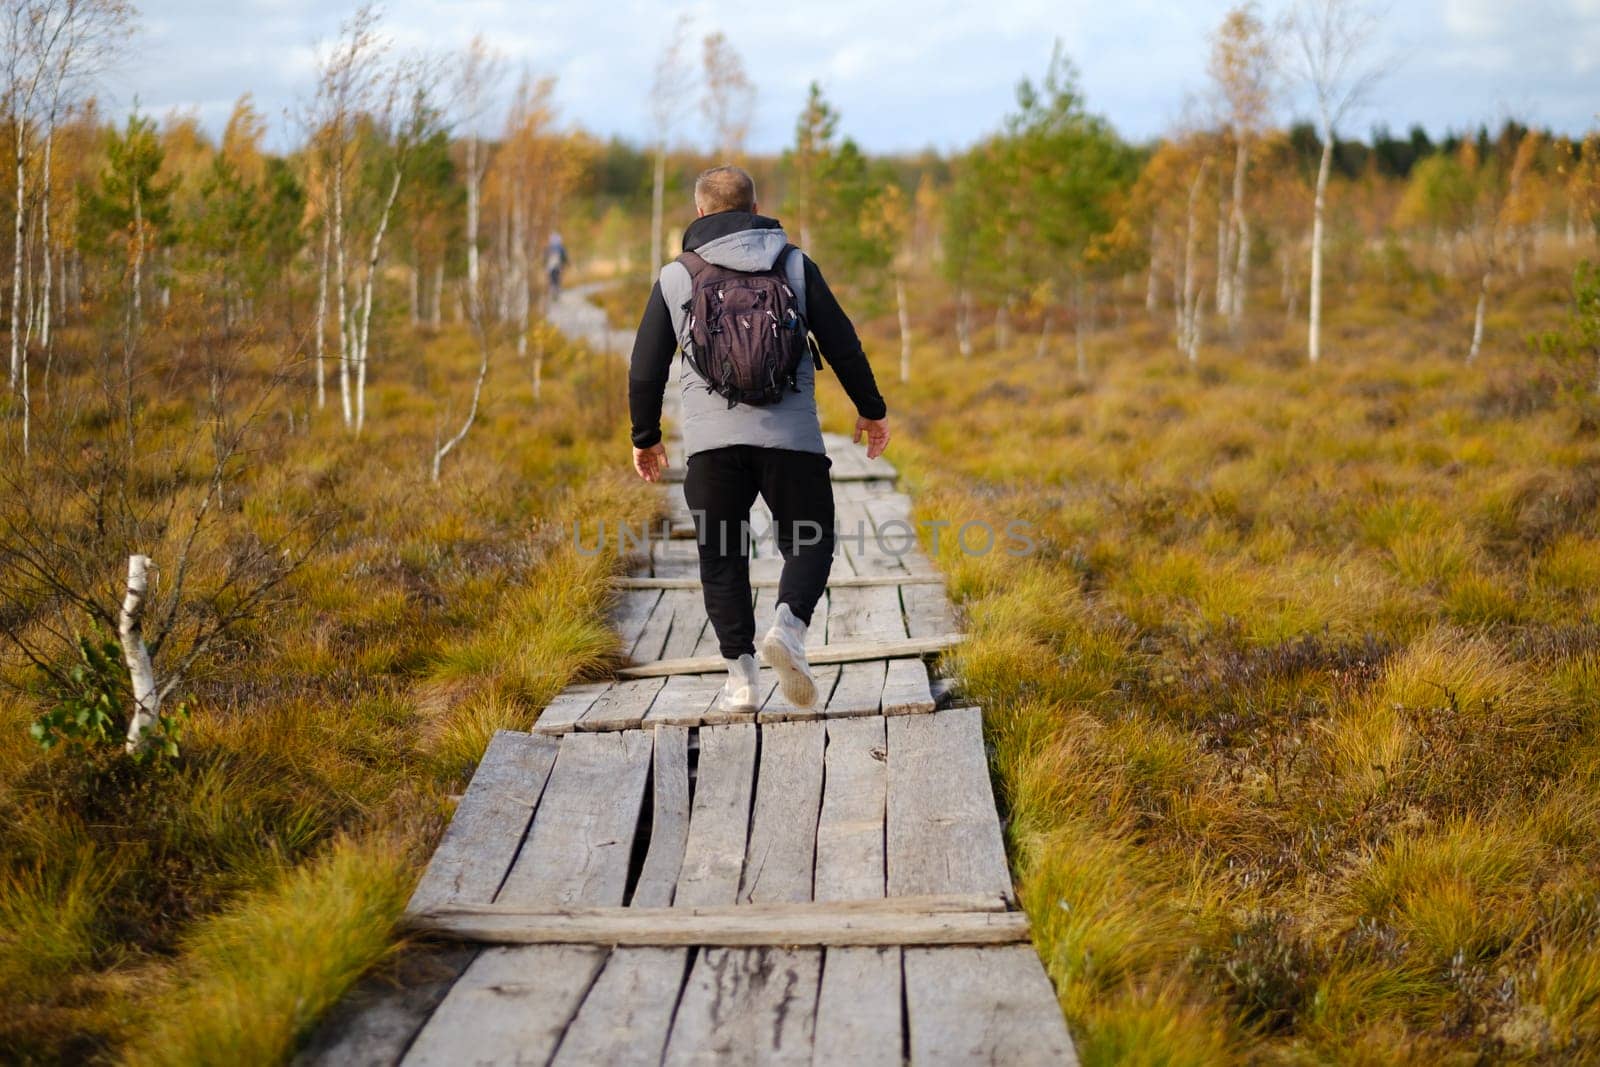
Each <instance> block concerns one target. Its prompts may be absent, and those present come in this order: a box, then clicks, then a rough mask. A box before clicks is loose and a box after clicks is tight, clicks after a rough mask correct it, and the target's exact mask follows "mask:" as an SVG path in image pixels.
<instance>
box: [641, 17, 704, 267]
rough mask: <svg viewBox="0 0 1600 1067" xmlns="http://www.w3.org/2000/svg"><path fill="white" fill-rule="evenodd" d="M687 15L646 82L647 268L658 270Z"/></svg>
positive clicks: (685, 58) (684, 87)
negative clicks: (649, 159) (649, 143)
mask: <svg viewBox="0 0 1600 1067" xmlns="http://www.w3.org/2000/svg"><path fill="white" fill-rule="evenodd" d="M689 25H690V23H689V16H688V15H687V14H684V15H680V16H678V21H677V22H676V23H674V24H673V27H672V36H671V37H670V38H669V39H668V40H667V45H666V47H665V48H663V49H662V50H661V55H660V57H659V58H658V59H657V60H656V70H655V77H654V79H653V80H652V81H651V83H650V122H651V128H652V130H653V132H654V155H655V159H654V167H653V169H652V176H651V183H650V269H651V271H656V270H659V269H660V267H661V265H662V264H663V263H664V262H666V214H665V211H666V186H667V150H668V149H669V148H670V147H671V144H672V138H673V135H674V133H675V132H676V130H677V127H678V123H679V122H681V121H682V119H683V114H684V111H685V109H686V108H687V105H688V101H689V97H690V93H691V92H692V90H693V88H694V71H693V68H692V67H690V65H689V54H688V53H689Z"/></svg>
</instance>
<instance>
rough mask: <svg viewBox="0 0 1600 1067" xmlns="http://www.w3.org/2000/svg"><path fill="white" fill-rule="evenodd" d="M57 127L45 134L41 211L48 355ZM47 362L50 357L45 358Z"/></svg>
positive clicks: (42, 329) (42, 333)
mask: <svg viewBox="0 0 1600 1067" xmlns="http://www.w3.org/2000/svg"><path fill="white" fill-rule="evenodd" d="M55 139H56V127H55V122H54V120H52V121H51V122H50V124H49V126H47V127H46V128H45V134H44V174H43V180H42V185H43V188H42V189H41V190H40V192H41V193H42V194H43V206H42V207H41V208H40V209H39V227H40V241H41V248H40V251H41V252H42V254H43V256H44V269H43V271H42V272H41V274H42V276H43V278H44V292H43V294H41V297H40V301H41V303H40V305H39V344H40V346H41V347H43V348H44V350H45V352H46V353H49V351H50V343H51V342H50V337H51V334H50V315H51V313H52V311H53V310H54V309H53V308H52V306H51V299H50V291H51V289H52V287H53V286H52V282H53V280H54V278H55V275H54V273H53V271H52V257H51V255H50V163H51V159H52V157H53V156H54V155H55ZM45 358H46V360H48V359H49V358H50V357H49V356H48V354H47V355H46V356H45Z"/></svg>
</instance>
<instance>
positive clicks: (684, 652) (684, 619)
mask: <svg viewBox="0 0 1600 1067" xmlns="http://www.w3.org/2000/svg"><path fill="white" fill-rule="evenodd" d="M661 600H662V603H663V604H664V605H665V604H666V603H668V602H670V603H671V605H672V628H671V630H670V631H669V632H668V634H667V640H666V643H665V644H664V645H662V647H661V652H660V654H659V656H652V657H651V658H652V659H678V658H680V657H683V656H692V655H694V650H695V647H696V646H697V645H699V643H700V633H701V631H703V630H705V629H706V627H708V626H709V625H710V623H709V622H708V621H707V620H706V605H705V600H704V598H703V597H702V596H701V594H700V592H699V591H698V590H693V589H668V590H665V591H664V592H662V594H661Z"/></svg>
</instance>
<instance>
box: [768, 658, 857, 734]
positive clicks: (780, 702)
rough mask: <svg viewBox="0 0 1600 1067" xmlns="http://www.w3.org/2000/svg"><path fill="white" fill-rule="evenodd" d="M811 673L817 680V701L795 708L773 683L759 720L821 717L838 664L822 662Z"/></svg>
mask: <svg viewBox="0 0 1600 1067" xmlns="http://www.w3.org/2000/svg"><path fill="white" fill-rule="evenodd" d="M811 674H812V676H813V677H814V678H816V680H817V701H816V703H815V704H812V705H811V706H810V707H809V708H797V707H795V706H794V705H793V704H791V703H789V700H788V698H787V697H785V696H784V695H783V690H782V689H781V688H779V687H778V686H776V685H774V686H773V687H772V691H771V693H770V694H768V696H767V700H766V703H764V704H762V705H761V715H760V720H761V721H762V722H764V723H767V722H793V721H803V720H806V719H820V718H822V715H823V712H824V710H825V709H826V708H827V706H828V697H829V696H830V695H831V694H832V693H833V687H834V685H835V684H836V683H837V682H838V681H839V665H838V664H836V663H830V664H824V665H821V666H817V667H815V668H813V669H812V671H811Z"/></svg>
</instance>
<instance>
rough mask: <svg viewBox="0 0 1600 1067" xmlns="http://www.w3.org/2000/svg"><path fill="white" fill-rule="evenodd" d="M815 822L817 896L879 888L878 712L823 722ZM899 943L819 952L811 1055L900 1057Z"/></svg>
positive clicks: (881, 776) (872, 1060)
mask: <svg viewBox="0 0 1600 1067" xmlns="http://www.w3.org/2000/svg"><path fill="white" fill-rule="evenodd" d="M827 731H828V748H827V754H826V756H825V765H824V773H823V794H822V811H821V813H820V815H819V817H818V825H817V869H816V878H815V882H814V891H815V897H816V899H817V900H818V901H819V902H829V901H853V900H863V899H872V898H882V897H883V895H884V845H883V829H884V797H885V794H886V790H887V767H886V764H885V760H886V759H887V758H888V751H887V742H886V738H885V733H884V721H883V719H881V718H878V717H877V716H873V717H871V718H864V719H837V720H830V721H829V722H828V724H827ZM901 1015H902V1011H901V1004H900V949H899V948H898V947H879V948H859V947H858V948H849V947H834V948H830V949H828V950H827V952H826V954H825V955H824V957H823V966H822V988H821V992H820V994H819V996H818V998H817V1026H816V1052H815V1062H817V1063H819V1064H821V1063H861V1064H883V1065H886V1067H887V1065H890V1064H894V1065H898V1064H899V1063H900V1062H901V1045H902V1036H901V1035H902V1034H903V1032H904V1023H903V1020H902V1018H901Z"/></svg>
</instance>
